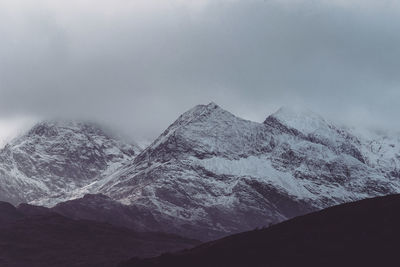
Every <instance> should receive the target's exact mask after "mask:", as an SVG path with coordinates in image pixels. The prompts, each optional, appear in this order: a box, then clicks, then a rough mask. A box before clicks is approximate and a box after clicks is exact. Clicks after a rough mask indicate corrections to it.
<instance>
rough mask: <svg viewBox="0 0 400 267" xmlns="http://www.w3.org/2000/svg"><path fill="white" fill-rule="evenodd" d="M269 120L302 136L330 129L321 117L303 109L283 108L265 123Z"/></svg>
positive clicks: (328, 124) (329, 125)
mask: <svg viewBox="0 0 400 267" xmlns="http://www.w3.org/2000/svg"><path fill="white" fill-rule="evenodd" d="M271 119H275V120H278V121H279V122H280V123H282V124H283V125H285V126H287V127H289V128H292V129H296V130H298V131H300V132H301V133H303V134H310V133H313V132H315V131H320V130H326V129H328V128H331V124H330V123H329V122H327V121H326V120H325V119H324V118H323V117H322V116H320V115H319V114H317V113H315V112H313V111H311V110H309V109H308V108H304V107H293V106H290V107H289V106H283V107H281V108H280V109H278V111H276V112H275V113H273V114H272V115H270V116H269V117H268V118H267V119H266V121H265V122H267V121H269V120H271ZM265 122H264V123H265Z"/></svg>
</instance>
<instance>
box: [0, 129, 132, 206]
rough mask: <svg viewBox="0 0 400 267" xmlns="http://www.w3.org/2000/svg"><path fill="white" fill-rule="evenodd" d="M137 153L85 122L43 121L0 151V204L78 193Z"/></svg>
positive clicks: (127, 145)
mask: <svg viewBox="0 0 400 267" xmlns="http://www.w3.org/2000/svg"><path fill="white" fill-rule="evenodd" d="M139 152H140V148H139V147H138V146H136V145H134V144H132V145H131V144H127V143H124V142H122V141H120V140H118V139H116V138H114V137H112V136H111V135H109V134H107V133H105V132H104V131H103V130H101V128H100V127H98V126H96V125H94V124H88V123H76V122H65V121H63V122H54V121H49V122H43V123H39V124H37V125H36V126H35V127H33V128H32V129H31V130H30V131H29V132H28V133H27V134H25V135H23V136H21V137H19V138H17V139H15V140H13V141H12V142H11V143H10V144H8V145H7V146H6V147H5V148H4V149H2V150H1V151H0V200H4V201H9V202H12V203H14V204H17V203H20V202H29V201H37V202H38V203H40V199H41V198H47V197H49V196H51V195H57V196H58V199H59V201H61V200H62V195H63V194H64V193H65V192H70V191H72V190H74V189H77V188H82V187H84V186H86V185H88V184H89V183H91V182H94V181H96V180H97V179H100V178H101V177H104V176H107V175H108V174H110V173H112V172H113V171H115V170H116V169H118V168H119V167H121V166H122V165H123V164H126V163H127V162H129V161H131V160H132V159H133V158H134V157H135V156H136V155H137V154H138V153H139Z"/></svg>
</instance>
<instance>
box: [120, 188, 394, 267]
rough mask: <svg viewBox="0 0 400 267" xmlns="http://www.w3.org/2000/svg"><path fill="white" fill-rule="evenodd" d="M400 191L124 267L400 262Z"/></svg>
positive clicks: (231, 266) (384, 264)
mask: <svg viewBox="0 0 400 267" xmlns="http://www.w3.org/2000/svg"><path fill="white" fill-rule="evenodd" d="M399 211H400V195H390V196H385V197H378V198H373V199H366V200H361V201H358V202H353V203H348V204H343V205H339V206H335V207H332V208H328V209H325V210H322V211H319V212H315V213H312V214H308V215H305V216H301V217H297V218H294V219H291V220H289V221H286V222H283V223H280V224H277V225H273V226H271V227H268V228H266V229H261V230H254V231H250V232H246V233H241V234H237V235H234V236H229V237H227V238H224V239H221V240H217V241H214V242H210V243H206V244H203V245H200V246H198V247H196V248H194V249H189V250H184V251H182V252H179V253H175V254H164V255H162V256H160V257H156V258H151V259H144V260H140V259H132V260H130V261H128V262H125V263H121V264H120V265H119V267H169V266H171V267H172V266H173V267H184V266H185V267H186V266H191V267H204V266H208V267H212V266H215V267H217V266H218V267H224V266H229V267H243V266H252V267H257V266H260V267H261V266H263V267H268V266H271V267H275V266H316V267H317V266H335V267H336V266H398V265H399V259H398V245H399V242H400V228H399V225H400V213H399Z"/></svg>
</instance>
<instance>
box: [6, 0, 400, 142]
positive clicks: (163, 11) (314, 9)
mask: <svg viewBox="0 0 400 267" xmlns="http://www.w3.org/2000/svg"><path fill="white" fill-rule="evenodd" d="M399 15H400V4H399V3H398V2H396V1H370V0H368V1H339V0H333V1H312V0H298V1H285V0H280V1H279V0H269V1H268V0H266V1H258V0H250V1H249V0H246V1H239V0H231V1H229V0H219V1H218V0H214V1H205V0H196V1H178V0H169V1H155V0H148V1H142V0H139V1H127V0H114V1H106V0H102V1H94V0H85V1H82V0H79V1H78V0H72V1H45V0H38V1H31V0H25V1H24V0H20V1H15V0H3V1H1V3H0V39H1V40H2V41H1V42H0V120H2V121H10V119H11V118H16V117H17V118H19V120H20V121H22V119H21V118H29V120H25V121H32V120H33V119H34V120H42V119H46V118H53V117H67V118H74V119H85V120H87V119H90V120H95V121H98V122H102V123H105V124H108V125H110V126H113V127H116V128H117V129H120V130H121V132H124V133H126V134H128V135H131V136H135V137H137V138H139V139H140V138H142V139H143V138H148V139H151V138H154V137H155V136H157V135H158V134H159V133H160V132H161V131H162V130H164V129H165V128H166V127H167V126H168V125H169V124H170V123H172V122H173V121H174V120H175V119H176V118H177V117H178V116H179V115H180V114H181V113H183V112H184V111H186V110H187V109H189V108H191V107H193V106H194V105H197V104H206V103H208V102H211V101H214V102H216V103H217V104H219V105H221V106H222V107H223V108H225V109H227V110H229V111H231V112H233V113H234V114H235V115H238V116H240V117H243V118H246V119H250V120H254V121H263V120H264V119H265V118H266V117H267V116H268V115H269V114H271V113H273V112H274V111H275V110H277V109H278V108H279V107H280V106H283V105H286V106H287V105H297V106H304V107H306V108H308V109H311V110H314V111H315V112H317V113H320V114H321V115H323V116H327V117H329V118H334V119H335V120H337V121H342V122H344V123H347V124H349V125H355V126H368V127H385V128H391V129H396V130H400V122H399V120H398V119H397V115H398V114H399V111H400V106H399V105H398V103H397V102H398V99H399V97H400V90H399V85H400V75H398V70H399V69H400V35H399V34H398V33H399V32H400V16H399ZM19 125H20V126H21V127H22V126H23V125H27V123H25V122H21V123H19ZM2 128H3V129H10V126H7V125H4V124H3V126H2ZM3 132H4V131H3ZM3 135H4V134H3Z"/></svg>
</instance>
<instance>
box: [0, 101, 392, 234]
mask: <svg viewBox="0 0 400 267" xmlns="http://www.w3.org/2000/svg"><path fill="white" fill-rule="evenodd" d="M75 127H78V126H71V127H55V128H56V129H58V130H57V134H54V133H53V131H52V130H51V129H52V127H44V129H45V130H41V127H40V125H39V126H38V127H35V128H34V129H33V130H32V131H31V132H30V133H29V134H27V135H26V136H25V137H22V138H19V139H17V140H16V141H14V142H13V143H11V144H10V145H9V146H7V147H6V148H5V149H4V150H3V151H2V152H1V157H2V158H1V162H2V166H6V167H7V166H10V167H8V168H9V169H10V170H8V171H7V172H5V171H3V172H5V173H6V175H3V176H1V177H2V179H8V180H10V181H13V182H14V184H16V185H15V186H14V187H11V190H9V189H8V191H5V192H6V193H7V194H8V195H7V196H10V197H11V196H18V197H17V198H16V199H15V201H14V202H18V201H30V202H31V203H33V204H42V205H46V206H54V205H55V204H57V203H59V202H63V201H66V200H72V201H67V202H65V203H59V204H58V205H57V206H56V207H54V208H53V209H55V210H56V211H58V212H60V213H62V214H64V215H66V216H68V217H74V218H88V219H96V220H101V221H107V222H110V223H114V224H118V225H122V226H128V227H129V226H131V227H132V228H135V229H136V228H137V229H139V230H160V231H167V232H173V233H179V234H182V235H186V236H190V237H193V238H197V239H201V240H209V239H213V238H216V237H220V236H223V235H226V234H230V233H234V232H240V231H244V230H249V229H254V228H255V227H260V226H265V225H268V224H270V223H276V222H279V221H282V220H286V219H288V218H291V217H294V216H296V215H299V214H304V213H307V212H310V211H313V210H318V209H322V208H325V207H328V206H331V205H335V204H340V203H343V202H348V201H353V200H359V199H363V198H367V197H373V196H379V195H386V194H391V193H400V179H399V178H400V171H399V166H400V138H399V137H400V136H396V135H386V136H385V135H380V134H373V133H368V134H365V133H364V134H359V133H358V132H357V131H355V130H353V129H348V128H346V127H340V126H338V125H337V124H335V123H333V122H330V121H328V120H325V119H324V118H322V117H321V116H319V115H317V114H315V113H313V112H311V111H305V110H296V109H292V108H281V109H280V110H278V111H277V112H276V113H274V114H272V115H270V116H269V117H267V118H266V120H265V121H264V122H263V123H257V122H252V121H248V120H244V119H241V118H239V117H236V116H234V115H233V114H231V113H229V112H228V111H226V110H224V109H222V108H220V107H219V106H218V105H216V104H214V103H211V104H208V105H199V106H196V107H194V108H193V109H191V110H189V111H187V112H186V113H184V114H183V115H181V116H180V117H179V118H178V119H177V120H176V121H175V122H174V123H173V124H172V125H171V126H170V127H169V128H168V129H167V130H166V131H165V132H164V133H162V134H161V135H160V136H159V138H157V139H156V140H155V141H154V142H153V143H152V144H151V145H150V146H148V147H147V148H146V149H145V150H143V151H141V152H140V153H138V152H139V149H138V148H137V147H135V146H133V147H130V146H128V149H126V144H123V145H122V144H121V142H120V141H118V140H115V139H112V138H109V137H107V135H104V134H103V133H101V132H100V133H98V132H97V131H95V130H88V131H89V133H87V132H86V130H85V129H86V128H85V127H83V126H82V127H78V128H79V129H78V128H75ZM59 128H61V130H60V129H59ZM89 129H91V127H89ZM64 131H65V133H64ZM60 132H62V133H63V134H60ZM31 135H33V137H30V136H31ZM66 136H68V137H66ZM88 136H90V137H88ZM75 139H76V140H75ZM26 140H28V141H26ZM68 140H70V141H68ZM39 144H40V145H39ZM31 147H34V149H32V148H31ZM59 147H61V148H60V149H59ZM127 151H128V152H127ZM129 151H131V152H129ZM136 153H138V154H136ZM6 155H8V156H7V157H6ZM98 155H100V156H98ZM19 158H22V160H18V159H19ZM26 158H27V159H28V160H26ZM30 162H34V164H32V165H33V166H31V165H29V164H30ZM60 162H61V163H60ZM18 164H19V165H18ZM25 165H27V166H25ZM6 167H2V169H3V170H7V169H6ZM11 167H13V168H11ZM29 171H31V173H30V172H29ZM0 173H1V172H0ZM21 173H23V175H22V174H21ZM32 173H33V174H32ZM15 174H18V175H15ZM42 174H44V175H42ZM4 177H5V178H4ZM13 177H16V178H13ZM27 181H29V182H27ZM3 184H4V183H2V185H3ZM6 184H8V183H6ZM10 184H11V185H12V183H10ZM21 185H22V186H21ZM3 188H5V189H7V187H5V186H3V187H2V190H3V191H4V189H3ZM13 188H22V190H19V191H15V190H14V191H13V190H12V189H13ZM32 188H33V189H32ZM1 193H2V195H4V193H3V192H1ZM85 194H92V195H90V196H86V197H84V195H85ZM93 194H102V195H97V196H96V195H93ZM77 198H80V199H77ZM73 199H76V200H73ZM113 210H115V214H117V215H116V216H117V217H118V219H116V218H115V217H113V216H112V214H113ZM149 224H150V228H151V229H148V228H147V227H149Z"/></svg>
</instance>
